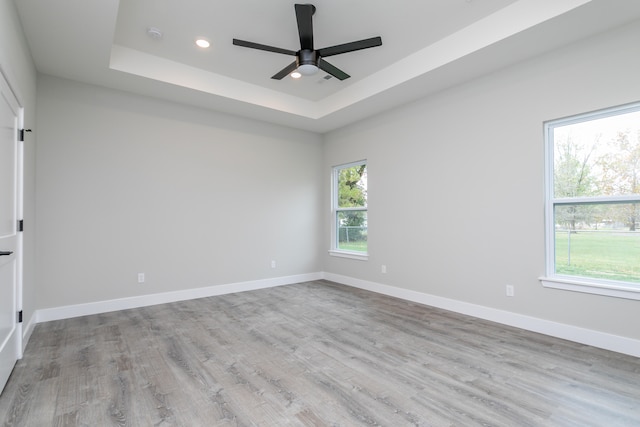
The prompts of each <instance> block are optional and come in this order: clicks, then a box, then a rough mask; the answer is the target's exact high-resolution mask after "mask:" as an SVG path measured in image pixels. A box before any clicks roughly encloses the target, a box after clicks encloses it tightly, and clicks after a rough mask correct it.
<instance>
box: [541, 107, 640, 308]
mask: <svg viewBox="0 0 640 427" xmlns="http://www.w3.org/2000/svg"><path fill="white" fill-rule="evenodd" d="M638 111H640V102H634V103H631V104H625V105H620V106H616V107H610V108H605V109H602V110H597V111H592V112H588V113H582V114H577V115H574V116H570V117H566V118H562V119H555V120H549V121H547V122H544V140H545V159H544V162H545V251H546V252H545V276H542V277H540V278H539V280H540V282H541V283H542V285H543V286H544V287H546V288H553V289H563V290H569V291H576V292H584V293H589V294H596V295H604V296H610V297H618V298H626V299H633V300H640V284H636V283H632V282H624V281H616V280H606V279H597V278H589V277H584V276H570V275H565V274H558V273H556V272H555V269H556V268H555V259H556V256H555V234H556V233H555V232H556V230H555V215H554V213H555V208H556V207H557V206H568V205H574V206H575V205H585V204H611V203H628V202H640V194H635V195H624V196H595V197H586V196H585V197H570V198H569V197H567V198H555V197H554V148H555V147H554V129H555V128H557V127H560V126H567V125H571V124H577V123H584V122H588V121H592V120H598V119H603V118H607V117H612V116H617V115H622V114H626V113H633V112H638Z"/></svg>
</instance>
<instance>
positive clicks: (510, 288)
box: [507, 285, 514, 297]
mask: <svg viewBox="0 0 640 427" xmlns="http://www.w3.org/2000/svg"><path fill="white" fill-rule="evenodd" d="M513 295H514V289H513V285H507V296H508V297H512V296H513Z"/></svg>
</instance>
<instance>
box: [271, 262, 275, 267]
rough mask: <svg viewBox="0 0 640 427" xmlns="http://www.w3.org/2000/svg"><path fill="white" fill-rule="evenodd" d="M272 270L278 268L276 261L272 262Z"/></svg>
mask: <svg viewBox="0 0 640 427" xmlns="http://www.w3.org/2000/svg"><path fill="white" fill-rule="evenodd" d="M271 268H276V260H271Z"/></svg>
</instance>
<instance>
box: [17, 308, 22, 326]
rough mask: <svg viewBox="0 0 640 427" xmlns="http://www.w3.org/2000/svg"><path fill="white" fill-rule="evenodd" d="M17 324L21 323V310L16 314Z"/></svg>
mask: <svg viewBox="0 0 640 427" xmlns="http://www.w3.org/2000/svg"><path fill="white" fill-rule="evenodd" d="M18 323H22V310H20V311H19V312H18Z"/></svg>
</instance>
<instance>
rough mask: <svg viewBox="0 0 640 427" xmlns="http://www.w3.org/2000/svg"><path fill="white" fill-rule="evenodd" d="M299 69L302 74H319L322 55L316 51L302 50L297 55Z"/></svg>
mask: <svg viewBox="0 0 640 427" xmlns="http://www.w3.org/2000/svg"><path fill="white" fill-rule="evenodd" d="M296 58H297V59H296V63H297V66H298V67H297V68H298V71H299V72H300V74H303V75H311V74H315V73H317V72H318V60H319V59H320V55H318V52H317V51H315V50H310V49H302V50H300V51H299V52H298V55H296Z"/></svg>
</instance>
